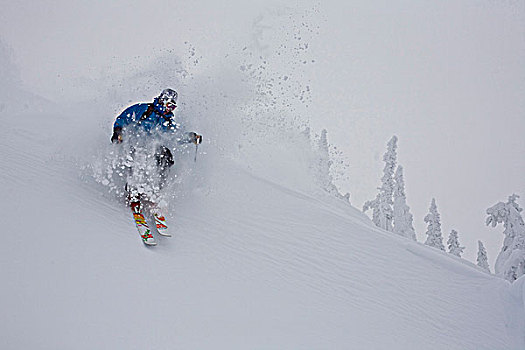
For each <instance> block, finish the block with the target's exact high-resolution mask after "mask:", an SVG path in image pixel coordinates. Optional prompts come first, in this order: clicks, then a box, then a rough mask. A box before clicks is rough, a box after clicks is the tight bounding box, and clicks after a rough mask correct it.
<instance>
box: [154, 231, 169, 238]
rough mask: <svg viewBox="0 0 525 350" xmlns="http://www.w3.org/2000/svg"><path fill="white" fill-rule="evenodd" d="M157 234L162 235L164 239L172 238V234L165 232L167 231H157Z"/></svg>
mask: <svg viewBox="0 0 525 350" xmlns="http://www.w3.org/2000/svg"><path fill="white" fill-rule="evenodd" d="M163 231H164V232H163ZM157 232H158V233H159V235H161V236H163V237H171V234H170V233H168V232H165V230H157Z"/></svg>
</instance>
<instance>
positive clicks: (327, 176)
mask: <svg viewBox="0 0 525 350" xmlns="http://www.w3.org/2000/svg"><path fill="white" fill-rule="evenodd" d="M307 131H308V133H309V132H310V131H309V129H308V130H307ZM327 134H328V132H327V131H326V129H323V130H322V131H321V136H320V138H319V143H318V163H317V182H318V183H319V185H320V186H321V187H322V188H323V189H324V190H325V191H327V192H328V193H331V194H333V195H335V196H336V197H338V198H342V199H345V200H347V201H348V202H349V201H350V194H349V193H347V194H346V195H344V196H343V195H342V194H341V193H340V192H339V190H338V189H337V187H336V186H335V184H334V178H333V176H332V175H331V173H330V168H331V166H332V164H333V162H332V161H331V160H330V145H329V144H328V137H327Z"/></svg>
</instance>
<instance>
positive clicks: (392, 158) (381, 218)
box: [363, 136, 397, 231]
mask: <svg viewBox="0 0 525 350" xmlns="http://www.w3.org/2000/svg"><path fill="white" fill-rule="evenodd" d="M396 149H397V137H396V136H393V137H392V138H391V139H390V141H389V142H388V145H387V151H386V153H385V154H384V156H383V161H384V162H385V167H384V169H383V177H382V178H381V187H380V188H379V193H378V194H377V196H376V198H375V199H373V200H371V201H367V202H366V203H365V204H364V205H363V211H367V210H368V209H372V221H373V222H374V224H375V225H376V226H379V227H381V228H382V229H384V230H387V231H392V230H393V227H392V219H393V216H394V214H393V208H392V206H393V200H392V196H393V192H394V169H395V168H396V159H397V153H396Z"/></svg>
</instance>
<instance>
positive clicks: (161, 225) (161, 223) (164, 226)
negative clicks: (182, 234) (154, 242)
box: [153, 212, 171, 237]
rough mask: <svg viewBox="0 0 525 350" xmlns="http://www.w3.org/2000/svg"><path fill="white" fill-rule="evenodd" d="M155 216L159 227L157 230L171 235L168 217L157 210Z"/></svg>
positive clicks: (161, 233)
mask: <svg viewBox="0 0 525 350" xmlns="http://www.w3.org/2000/svg"><path fill="white" fill-rule="evenodd" d="M153 217H154V218H155V225H156V227H157V232H158V233H159V235H161V236H164V237H171V234H170V233H169V232H168V225H167V224H166V218H165V217H164V215H162V214H160V213H158V212H155V213H153Z"/></svg>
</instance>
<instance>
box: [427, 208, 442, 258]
mask: <svg viewBox="0 0 525 350" xmlns="http://www.w3.org/2000/svg"><path fill="white" fill-rule="evenodd" d="M425 222H426V223H427V224H428V226H427V232H426V235H427V240H426V241H425V244H426V245H428V246H431V247H434V248H438V249H441V250H442V251H445V246H444V245H443V234H442V233H441V217H440V215H439V213H438V211H437V206H436V200H435V199H434V198H432V203H431V204H430V211H429V213H428V214H427V216H425Z"/></svg>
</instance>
